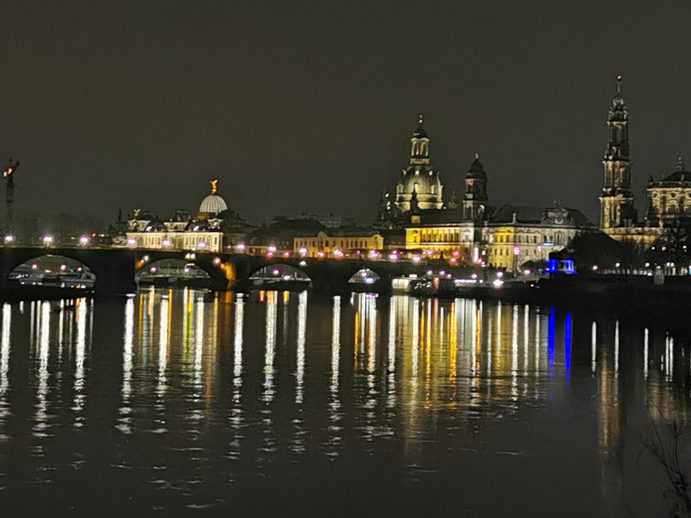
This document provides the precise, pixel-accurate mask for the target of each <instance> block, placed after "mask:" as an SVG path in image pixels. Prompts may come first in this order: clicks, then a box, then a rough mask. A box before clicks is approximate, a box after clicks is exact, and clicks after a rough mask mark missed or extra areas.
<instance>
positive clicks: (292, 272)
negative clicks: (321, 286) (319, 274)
mask: <svg viewBox="0 0 691 518" xmlns="http://www.w3.org/2000/svg"><path fill="white" fill-rule="evenodd" d="M249 281H250V283H251V284H252V285H254V286H262V287H269V286H271V285H281V286H286V285H293V286H294V287H297V288H305V287H308V286H311V285H312V277H311V276H310V275H309V274H308V273H307V272H305V271H304V270H303V269H302V268H300V267H299V266H295V265H292V264H288V263H270V264H265V265H263V266H261V267H259V268H255V269H254V271H252V272H251V273H250V274H249Z"/></svg>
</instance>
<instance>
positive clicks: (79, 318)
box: [72, 299, 88, 428]
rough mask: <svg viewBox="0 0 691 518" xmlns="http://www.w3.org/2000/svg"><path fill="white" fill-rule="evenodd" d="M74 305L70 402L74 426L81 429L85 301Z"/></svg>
mask: <svg viewBox="0 0 691 518" xmlns="http://www.w3.org/2000/svg"><path fill="white" fill-rule="evenodd" d="M75 305H76V309H75V311H76V313H77V315H76V324H77V336H76V341H75V344H74V365H75V368H74V398H73V401H72V410H73V411H74V426H75V427H76V428H81V427H82V426H84V423H85V417H84V416H83V415H82V411H83V409H84V405H85V404H86V398H87V390H86V382H85V379H84V378H85V371H84V362H85V361H86V319H87V317H88V315H87V301H86V299H77V300H76V302H75Z"/></svg>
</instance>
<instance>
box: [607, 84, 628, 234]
mask: <svg viewBox="0 0 691 518" xmlns="http://www.w3.org/2000/svg"><path fill="white" fill-rule="evenodd" d="M607 127H608V129H609V143H608V144H607V149H606V150H605V156H604V159H603V160H602V166H603V172H604V182H603V185H602V194H601V195H600V228H601V229H603V230H605V231H606V230H607V229H612V228H618V227H626V226H631V225H633V223H634V221H633V220H634V219H635V211H634V207H633V195H632V194H631V161H630V157H629V112H628V109H627V108H626V103H625V102H624V97H623V95H622V77H621V76H617V92H616V93H615V94H614V97H612V102H611V104H610V107H609V114H608V117H607Z"/></svg>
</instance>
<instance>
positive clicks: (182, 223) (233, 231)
mask: <svg viewBox="0 0 691 518" xmlns="http://www.w3.org/2000/svg"><path fill="white" fill-rule="evenodd" d="M210 183H211V192H210V193H209V194H208V195H207V196H206V197H204V199H203V200H202V202H201V204H200V205H199V210H198V211H197V215H196V216H195V217H192V216H191V215H190V214H189V212H187V211H184V210H177V211H176V212H175V215H174V216H173V217H172V218H169V219H167V220H162V219H159V218H157V217H156V216H154V215H153V214H151V213H150V212H148V211H145V210H142V209H134V210H133V211H132V213H131V214H130V216H129V218H128V220H127V232H126V239H127V242H126V243H123V244H126V246H130V247H133V248H146V249H170V250H208V251H212V252H221V251H223V250H225V249H226V248H227V247H232V245H234V244H235V243H236V242H238V241H239V240H241V239H242V238H243V237H244V235H245V233H246V231H247V229H248V228H249V227H248V225H247V224H246V223H245V222H244V221H243V220H242V219H241V218H240V217H239V216H238V215H237V214H236V213H235V212H233V211H231V210H229V209H228V205H227V204H226V201H225V199H224V198H223V197H222V196H221V195H220V193H219V192H218V180H216V179H213V180H211V182H210Z"/></svg>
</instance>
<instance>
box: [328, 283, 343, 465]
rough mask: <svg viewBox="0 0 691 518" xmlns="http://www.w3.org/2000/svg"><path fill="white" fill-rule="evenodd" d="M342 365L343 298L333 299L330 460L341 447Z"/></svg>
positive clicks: (336, 297)
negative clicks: (340, 389) (340, 383)
mask: <svg viewBox="0 0 691 518" xmlns="http://www.w3.org/2000/svg"><path fill="white" fill-rule="evenodd" d="M340 364H341V297H339V296H335V297H334V298H333V309H332V315H331V378H330V383H329V434H328V442H327V446H326V451H327V455H328V456H329V457H330V458H335V457H336V456H338V450H339V447H340V445H341V431H342V430H343V428H342V426H341V425H340V421H341V400H340V397H339V394H338V391H339V373H340Z"/></svg>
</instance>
